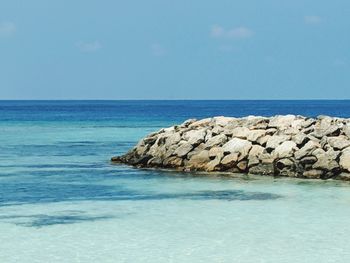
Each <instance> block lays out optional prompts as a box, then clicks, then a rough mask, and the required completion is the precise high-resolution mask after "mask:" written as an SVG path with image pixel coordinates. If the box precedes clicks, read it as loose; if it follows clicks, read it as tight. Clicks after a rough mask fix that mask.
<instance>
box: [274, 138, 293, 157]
mask: <svg viewBox="0 0 350 263" xmlns="http://www.w3.org/2000/svg"><path fill="white" fill-rule="evenodd" d="M297 149H298V148H297V144H296V143H295V142H293V141H285V142H283V143H282V144H280V145H278V146H277V147H276V149H275V151H274V152H273V154H274V156H275V158H286V157H292V156H293V154H294V152H295V151H296V150H297Z"/></svg>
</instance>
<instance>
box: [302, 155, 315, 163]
mask: <svg viewBox="0 0 350 263" xmlns="http://www.w3.org/2000/svg"><path fill="white" fill-rule="evenodd" d="M315 162H317V158H316V157H315V156H312V155H311V156H305V157H303V158H302V159H301V160H300V163H301V164H314V163H315Z"/></svg>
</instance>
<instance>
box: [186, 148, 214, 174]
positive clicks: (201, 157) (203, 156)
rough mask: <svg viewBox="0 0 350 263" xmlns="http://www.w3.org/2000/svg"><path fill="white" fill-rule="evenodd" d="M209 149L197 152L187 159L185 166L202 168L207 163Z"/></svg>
mask: <svg viewBox="0 0 350 263" xmlns="http://www.w3.org/2000/svg"><path fill="white" fill-rule="evenodd" d="M209 161H210V159H209V151H207V150H203V151H201V152H199V153H198V154H195V155H193V156H192V157H191V159H190V160H189V161H188V163H187V166H188V167H190V168H192V169H193V168H194V169H199V170H200V169H203V168H205V166H206V165H207V163H209Z"/></svg>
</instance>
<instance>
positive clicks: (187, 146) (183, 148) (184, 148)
mask: <svg viewBox="0 0 350 263" xmlns="http://www.w3.org/2000/svg"><path fill="white" fill-rule="evenodd" d="M192 149H193V146H192V144H191V143H188V142H186V143H184V144H182V145H180V147H179V148H177V149H176V150H175V152H174V154H175V155H177V156H179V157H184V156H186V155H187V154H188V153H189V152H190V151H191V150H192Z"/></svg>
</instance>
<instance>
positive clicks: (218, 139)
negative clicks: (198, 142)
mask: <svg viewBox="0 0 350 263" xmlns="http://www.w3.org/2000/svg"><path fill="white" fill-rule="evenodd" d="M226 141H227V137H226V135H225V134H219V135H216V136H214V137H212V138H210V139H209V140H208V141H207V142H206V143H205V145H206V147H207V148H212V147H214V146H217V145H223V144H224V143H225V142H226Z"/></svg>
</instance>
